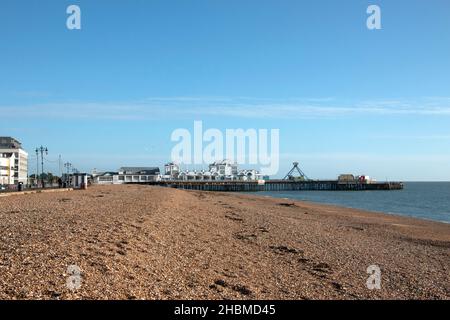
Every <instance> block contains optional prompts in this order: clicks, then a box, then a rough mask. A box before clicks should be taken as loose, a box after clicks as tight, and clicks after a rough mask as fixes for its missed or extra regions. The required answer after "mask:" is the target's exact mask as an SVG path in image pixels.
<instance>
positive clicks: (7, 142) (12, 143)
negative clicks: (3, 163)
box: [0, 137, 22, 149]
mask: <svg viewBox="0 0 450 320" xmlns="http://www.w3.org/2000/svg"><path fill="white" fill-rule="evenodd" d="M0 148H11V149H20V148H22V144H21V143H20V142H19V141H18V140H16V139H14V138H11V137H0Z"/></svg>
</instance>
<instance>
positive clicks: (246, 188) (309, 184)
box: [145, 180, 403, 192]
mask: <svg viewBox="0 0 450 320" xmlns="http://www.w3.org/2000/svg"><path fill="white" fill-rule="evenodd" d="M145 184H147V185H154V186H162V187H169V188H176V189H186V190H201V191H223V192H227V191H228V192H257V191H369V190H401V189H403V183H401V182H377V183H342V182H339V181H338V180H305V181H296V180H267V181H186V180H183V181H181V180H180V181H174V180H172V181H153V182H147V183H145Z"/></svg>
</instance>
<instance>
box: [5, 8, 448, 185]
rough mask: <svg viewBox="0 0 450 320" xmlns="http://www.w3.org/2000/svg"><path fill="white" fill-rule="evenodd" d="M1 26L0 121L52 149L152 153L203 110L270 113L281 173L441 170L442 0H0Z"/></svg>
mask: <svg viewBox="0 0 450 320" xmlns="http://www.w3.org/2000/svg"><path fill="white" fill-rule="evenodd" d="M70 4H77V5H79V6H80V7H81V11H82V30H76V31H70V30H68V29H67V28H66V19H67V17H68V15H67V14H66V8H67V6H68V5H70ZM369 4H377V5H379V6H380V7H381V12H382V30H374V31H370V30H368V29H367V28H366V19H367V16H368V15H367V14H366V9H367V6H368V5H369ZM0 39H1V41H0V119H1V120H0V135H7V136H14V137H16V138H17V139H19V140H20V141H22V142H23V144H24V146H25V148H26V149H27V150H28V151H29V152H30V153H31V154H33V152H32V151H33V150H34V148H35V147H36V146H40V145H41V144H43V145H45V146H47V147H48V148H49V150H50V154H49V155H48V159H49V160H50V161H54V160H56V159H57V158H58V155H59V154H61V155H62V157H63V160H64V161H70V162H72V163H74V165H75V166H76V167H77V168H78V169H80V170H83V171H90V170H91V169H93V168H98V169H101V170H115V169H117V168H118V167H119V166H124V165H128V166H132V165H149V166H150V165H159V166H161V165H163V164H164V162H165V160H168V159H169V157H170V150H171V148H172V147H173V145H174V143H172V142H171V141H170V135H171V133H172V131H173V130H174V129H176V128H188V129H191V128H192V126H193V121H194V120H202V121H203V122H204V126H205V127H206V128H219V129H222V130H224V129H226V128H230V129H233V128H244V129H247V128H256V129H258V128H267V129H271V128H279V129H280V138H281V162H282V164H281V168H280V175H283V174H284V173H285V172H286V171H288V170H289V166H290V163H291V162H292V161H295V160H296V161H299V162H300V163H301V166H302V169H303V170H304V171H305V172H306V173H307V174H308V176H310V177H312V178H333V177H336V176H337V175H338V174H339V173H344V172H352V173H355V174H367V175H370V176H374V177H376V178H378V180H384V179H386V178H388V179H390V180H394V179H400V180H450V58H449V57H450V2H449V1H448V0H430V1H425V0H420V1H419V0H414V1H411V0H408V1H404V0H396V1H380V0H372V1H363V0H352V1H334V0H329V1H312V0H311V1H300V0H293V1H285V0H281V1H268V0H245V1H242V0H240V1H237V0H208V1H198V0H194V1H184V0H179V1H168V0H164V1H163V0H161V1H157V0H152V1H147V0H142V1H138V0H129V1H118V0H115V1H113V0H110V1H87V0H86V1H62V0H54V1H44V0H40V1H37V0H36V1H22V0H2V1H1V4H0ZM33 161H34V160H33V158H31V163H32V166H31V172H34V167H33V166H34V162H33ZM47 167H49V168H50V169H51V170H54V171H57V166H56V165H55V163H47Z"/></svg>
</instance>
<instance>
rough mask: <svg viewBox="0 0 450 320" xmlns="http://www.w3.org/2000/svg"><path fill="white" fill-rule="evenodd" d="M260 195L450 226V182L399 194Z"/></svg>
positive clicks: (411, 185) (409, 185)
mask: <svg viewBox="0 0 450 320" xmlns="http://www.w3.org/2000/svg"><path fill="white" fill-rule="evenodd" d="M257 194H258V195H266V196H271V197H277V198H289V199H295V200H305V201H312V202H319V203H326V204H334V205H338V206H343V207H349V208H356V209H364V210H370V211H378V212H384V213H389V214H397V215H403V216H410V217H415V218H421V219H428V220H435V221H441V222H446V223H450V182H406V183H405V188H404V189H403V190H396V191H394V190H393V191H355V192H350V191H282V192H259V193H257Z"/></svg>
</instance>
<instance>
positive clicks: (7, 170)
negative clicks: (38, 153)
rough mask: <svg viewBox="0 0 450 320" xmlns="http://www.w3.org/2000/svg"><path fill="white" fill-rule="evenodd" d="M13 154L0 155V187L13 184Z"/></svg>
mask: <svg viewBox="0 0 450 320" xmlns="http://www.w3.org/2000/svg"><path fill="white" fill-rule="evenodd" d="M14 163H15V156H14V153H0V185H2V186H4V185H11V184H14Z"/></svg>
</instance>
